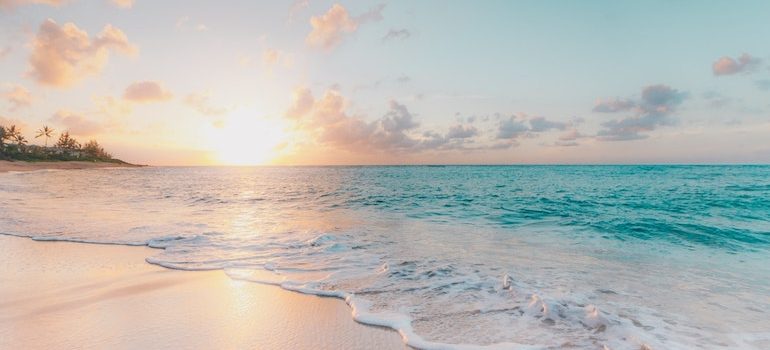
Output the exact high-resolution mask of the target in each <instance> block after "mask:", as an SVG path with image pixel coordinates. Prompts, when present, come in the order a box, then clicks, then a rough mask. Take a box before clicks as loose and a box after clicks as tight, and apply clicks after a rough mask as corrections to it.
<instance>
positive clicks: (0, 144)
mask: <svg viewBox="0 0 770 350" xmlns="http://www.w3.org/2000/svg"><path fill="white" fill-rule="evenodd" d="M4 148H5V127H4V126H2V125H0V153H1V152H3V149H4Z"/></svg>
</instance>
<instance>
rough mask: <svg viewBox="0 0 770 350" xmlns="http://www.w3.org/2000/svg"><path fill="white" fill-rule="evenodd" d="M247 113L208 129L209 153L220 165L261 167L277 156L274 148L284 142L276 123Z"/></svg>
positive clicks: (273, 120)
mask: <svg viewBox="0 0 770 350" xmlns="http://www.w3.org/2000/svg"><path fill="white" fill-rule="evenodd" d="M255 115H256V114H251V113H240V114H236V115H232V116H231V117H230V118H228V119H227V120H224V121H222V122H221V123H220V125H215V126H212V130H211V135H212V136H213V137H212V138H211V142H212V145H211V147H212V149H213V150H214V151H215V154H216V159H217V161H218V162H219V163H220V164H222V165H261V164H267V163H269V162H270V160H272V159H273V158H275V157H276V156H277V153H276V151H275V149H276V147H277V146H278V145H280V144H281V143H282V142H283V141H284V139H285V136H286V135H285V133H284V125H283V123H281V122H280V120H276V119H272V118H262V117H259V116H255Z"/></svg>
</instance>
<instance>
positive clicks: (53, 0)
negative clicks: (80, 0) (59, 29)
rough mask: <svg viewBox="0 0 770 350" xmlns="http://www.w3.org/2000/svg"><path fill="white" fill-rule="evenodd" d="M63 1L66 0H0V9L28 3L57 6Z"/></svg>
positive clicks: (13, 7)
mask: <svg viewBox="0 0 770 350" xmlns="http://www.w3.org/2000/svg"><path fill="white" fill-rule="evenodd" d="M65 2H66V0H0V10H13V9H15V8H16V7H19V6H22V5H29V4H41V5H50V6H59V5H62V4H64V3H65Z"/></svg>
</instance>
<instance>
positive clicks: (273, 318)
mask: <svg viewBox="0 0 770 350" xmlns="http://www.w3.org/2000/svg"><path fill="white" fill-rule="evenodd" d="M157 252H158V251H157V250H154V249H151V248H146V247H129V246H119V245H95V244H80V243H68V242H36V241H33V240H30V239H27V238H18V237H12V236H4V235H0V286H2V287H0V348H2V349H75V348H78V349H94V348H98V349H147V348H152V349H246V348H253V349H342V348H344V349H363V348H368V349H374V348H376V349H403V348H405V346H404V345H403V343H402V342H401V339H400V337H399V335H398V334H397V333H396V332H394V331H391V330H388V329H384V328H376V327H370V326H365V325H361V324H358V323H356V322H355V321H353V320H352V318H351V316H350V309H349V308H348V306H347V305H346V304H345V302H344V301H342V300H339V299H333V298H321V297H316V296H310V295H303V294H299V293H293V292H288V291H285V290H282V289H280V288H278V287H274V286H268V285H260V284H255V283H249V282H242V281H235V280H232V279H230V278H229V277H227V276H226V275H225V274H224V273H223V272H221V271H201V272H198V271H196V272H185V271H176V270H168V269H164V268H161V267H158V266H154V265H150V264H148V263H146V262H145V260H144V259H145V258H146V257H148V256H151V255H153V254H156V253H157Z"/></svg>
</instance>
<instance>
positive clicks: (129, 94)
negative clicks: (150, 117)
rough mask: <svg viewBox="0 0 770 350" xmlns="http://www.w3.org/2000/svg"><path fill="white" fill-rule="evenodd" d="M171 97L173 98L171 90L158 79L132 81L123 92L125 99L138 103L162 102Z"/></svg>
mask: <svg viewBox="0 0 770 350" xmlns="http://www.w3.org/2000/svg"><path fill="white" fill-rule="evenodd" d="M171 98H173V95H172V94H171V92H170V91H168V90H166V88H164V87H163V85H162V84H161V83H159V82H156V81H140V82H136V83H132V84H131V85H129V86H128V87H127V88H126V91H124V92H123V99H125V100H127V101H131V102H138V103H149V102H162V101H167V100H170V99H171Z"/></svg>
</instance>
